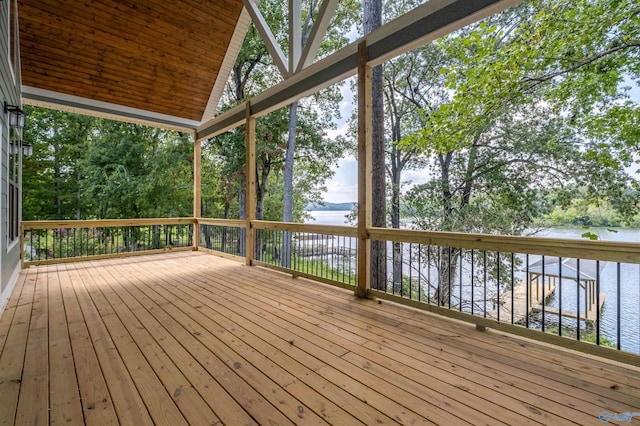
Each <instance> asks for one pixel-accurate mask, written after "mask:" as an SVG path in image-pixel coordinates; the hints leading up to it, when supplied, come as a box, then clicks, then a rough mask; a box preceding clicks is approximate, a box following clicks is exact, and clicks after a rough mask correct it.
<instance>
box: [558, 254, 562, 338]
mask: <svg viewBox="0 0 640 426" xmlns="http://www.w3.org/2000/svg"><path fill="white" fill-rule="evenodd" d="M558 336H562V257H558Z"/></svg>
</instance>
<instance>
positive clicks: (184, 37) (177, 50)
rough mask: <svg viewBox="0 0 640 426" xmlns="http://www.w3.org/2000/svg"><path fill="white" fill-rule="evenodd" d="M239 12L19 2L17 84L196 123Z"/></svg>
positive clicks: (181, 2) (186, 1) (105, 2)
mask: <svg viewBox="0 0 640 426" xmlns="http://www.w3.org/2000/svg"><path fill="white" fill-rule="evenodd" d="M241 12H242V1H241V0H148V1H145V2H136V1H124V2H123V1H117V0H65V1H62V2H61V1H59V0H19V23H20V24H19V25H20V50H21V63H22V84H23V85H24V86H29V87H33V88H36V89H43V90H48V91H52V92H56V93H61V94H64V95H72V96H77V97H80V98H85V99H90V100H94V101H101V102H108V103H111V104H116V105H121V106H124V107H130V108H136V109H140V110H144V111H151V112H153V113H159V114H166V115H169V116H175V117H179V118H182V119H187V120H194V121H198V122H199V121H201V120H202V119H203V114H204V111H205V109H206V107H207V104H208V102H209V98H210V96H211V93H212V89H213V86H214V83H215V81H216V79H217V78H218V74H219V72H220V68H221V66H222V63H223V60H224V57H225V54H226V53H227V49H228V47H229V44H230V42H231V39H232V36H233V34H234V30H235V28H236V24H237V22H238V19H239V17H240V14H241ZM242 36H244V34H242ZM220 77H221V78H225V79H226V78H227V77H228V76H226V75H225V76H222V75H221V76H220Z"/></svg>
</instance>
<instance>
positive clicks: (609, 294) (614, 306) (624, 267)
mask: <svg viewBox="0 0 640 426" xmlns="http://www.w3.org/2000/svg"><path fill="white" fill-rule="evenodd" d="M308 213H309V214H310V215H311V216H312V217H313V219H309V220H307V222H306V223H315V224H323V225H334V226H336V225H337V226H354V225H351V224H349V223H347V222H346V218H345V216H346V215H347V214H348V213H349V211H311V212H308ZM616 231H617V232H610V231H608V230H607V229H600V228H591V229H582V228H550V229H545V230H542V231H540V232H538V233H536V234H535V237H548V238H571V239H579V240H583V241H586V240H585V239H584V238H582V237H581V235H582V234H583V233H585V232H591V233H595V234H597V235H598V239H599V240H602V241H625V242H640V229H617V230H616ZM522 257H523V258H524V256H522ZM537 259H539V256H530V263H533V262H534V261H535V260H537ZM582 262H589V261H582ZM582 262H581V263H582ZM618 274H619V276H620V279H619V281H618ZM519 275H522V277H523V278H524V273H523V272H522V271H520V274H519ZM562 282H563V284H562V309H563V310H572V311H576V304H577V297H576V295H577V293H578V290H577V288H576V283H575V281H571V280H565V279H563V281H562ZM618 282H619V283H620V284H619V288H618ZM453 292H454V289H453V288H452V293H453ZM474 292H475V291H474ZM600 292H601V293H604V294H605V303H604V308H603V310H602V314H601V315H602V316H601V333H602V336H604V337H606V338H607V339H609V340H610V341H612V342H616V341H617V334H618V324H617V319H618V303H619V304H620V312H621V314H620V340H621V346H622V349H625V350H628V351H631V352H635V353H640V265H637V264H626V263H622V264H619V267H618V264H617V263H615V262H606V264H605V266H604V269H603V270H602V273H601V283H600ZM581 294H584V293H581ZM580 297H581V298H583V297H584V296H580ZM558 305H559V300H558V297H557V295H556V296H555V297H554V299H553V300H552V301H551V302H550V303H549V305H548V306H550V307H558ZM581 305H583V301H582V303H581ZM581 310H582V311H584V308H581ZM583 314H584V312H583ZM569 321H570V320H564V319H563V324H565V325H567V324H568V323H569ZM583 326H584V325H583Z"/></svg>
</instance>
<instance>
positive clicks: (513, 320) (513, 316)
mask: <svg viewBox="0 0 640 426" xmlns="http://www.w3.org/2000/svg"><path fill="white" fill-rule="evenodd" d="M514 264H515V256H514V254H513V253H511V324H513V323H514V322H515V312H514V311H515V309H514V293H515V292H516V283H515V271H514V267H515V266H514Z"/></svg>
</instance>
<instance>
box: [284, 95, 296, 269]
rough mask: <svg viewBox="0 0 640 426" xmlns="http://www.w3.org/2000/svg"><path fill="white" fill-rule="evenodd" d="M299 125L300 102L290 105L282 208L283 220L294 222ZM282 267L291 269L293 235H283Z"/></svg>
mask: <svg viewBox="0 0 640 426" xmlns="http://www.w3.org/2000/svg"><path fill="white" fill-rule="evenodd" d="M297 124H298V102H293V103H292V104H291V105H289V140H288V142H287V152H286V155H285V161H284V200H283V207H282V220H283V221H284V222H293V160H294V158H295V152H296V127H297ZM281 254H282V256H281V265H282V267H283V268H290V267H291V233H290V232H284V233H283V235H282V251H281Z"/></svg>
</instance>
